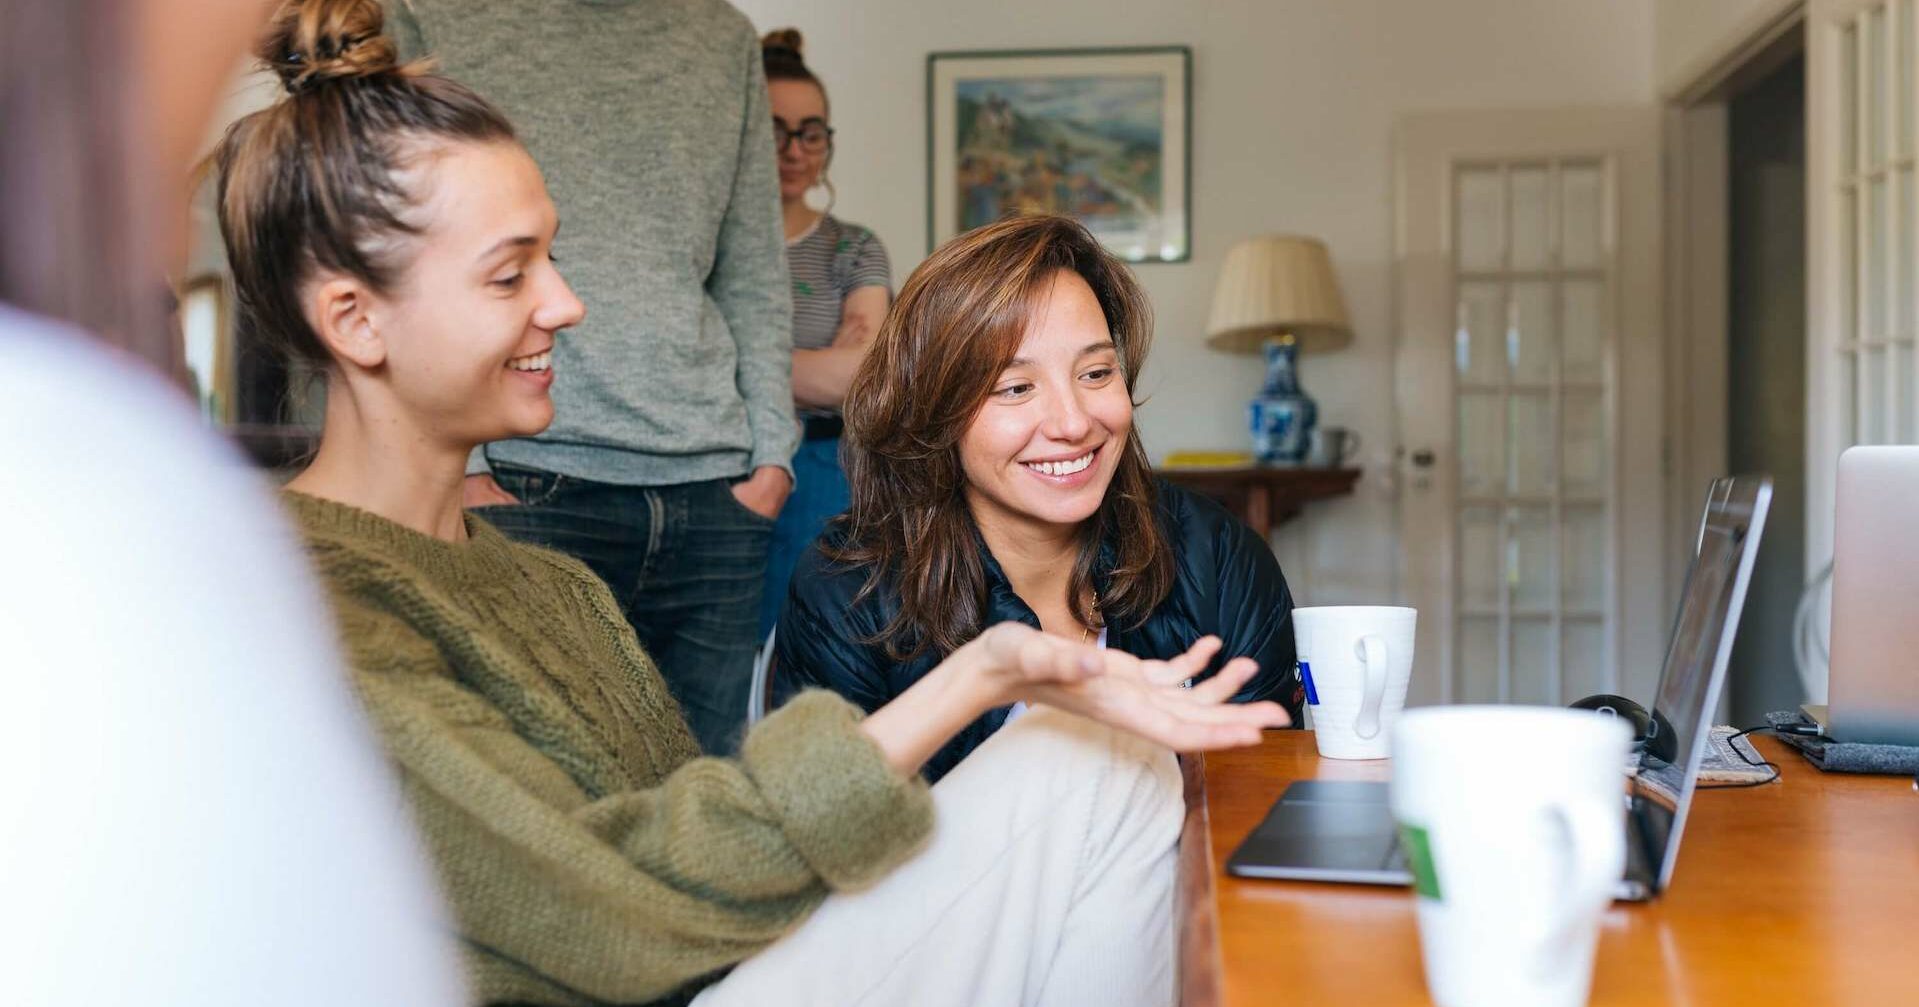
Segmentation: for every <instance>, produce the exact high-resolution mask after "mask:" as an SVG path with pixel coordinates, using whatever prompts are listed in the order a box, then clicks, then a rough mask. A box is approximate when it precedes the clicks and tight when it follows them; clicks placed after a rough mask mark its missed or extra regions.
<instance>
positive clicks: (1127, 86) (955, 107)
mask: <svg viewBox="0 0 1919 1007" xmlns="http://www.w3.org/2000/svg"><path fill="white" fill-rule="evenodd" d="M1192 77H1193V51H1192V48H1191V47H1189V46H1149V47H1134V48H1103V49H1030V50H1005V51H998V50H988V51H979V50H975V51H965V52H936V53H932V54H930V55H928V56H927V58H926V165H927V174H926V188H927V201H926V202H927V208H926V234H927V242H926V245H927V250H928V251H929V252H930V251H931V250H932V249H933V248H935V247H937V246H938V245H939V244H940V243H941V242H943V241H945V240H947V239H948V238H951V237H953V236H954V235H956V234H959V233H961V232H963V231H967V230H971V229H972V228H974V227H978V226H980V225H982V224H985V223H989V222H991V221H993V220H996V219H998V218H999V217H1001V216H1003V215H1005V214H1008V213H1017V212H1032V211H1044V212H1058V213H1065V214H1067V215H1069V216H1072V217H1073V218H1074V219H1076V220H1079V221H1080V222H1081V223H1083V224H1085V225H1086V226H1087V228H1088V229H1089V230H1091V231H1092V232H1093V234H1094V235H1095V236H1097V237H1098V238H1099V239H1100V241H1101V243H1102V244H1104V245H1105V246H1106V247H1107V248H1108V249H1109V250H1110V251H1112V252H1113V254H1114V255H1116V256H1118V257H1119V258H1121V259H1124V260H1126V261H1128V262H1135V263H1141V262H1185V261H1188V260H1189V259H1190V258H1191V257H1192V245H1193V242H1192V185H1191V179H1192V149H1193V144H1192V121H1193V117H1192Z"/></svg>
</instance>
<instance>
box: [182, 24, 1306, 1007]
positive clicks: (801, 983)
mask: <svg viewBox="0 0 1919 1007" xmlns="http://www.w3.org/2000/svg"><path fill="white" fill-rule="evenodd" d="M380 14H381V11H380V7H379V5H378V4H377V3H376V2H375V0H306V2H303V3H295V4H290V5H288V6H287V7H286V8H284V9H283V10H281V11H280V13H279V14H278V15H276V17H275V20H274V22H273V30H272V31H271V32H270V33H269V36H268V38H267V39H266V41H265V42H264V43H263V49H262V56H263V58H264V59H265V60H266V62H267V63H268V64H269V65H271V66H272V68H273V69H274V70H275V71H277V72H278V74H279V75H280V77H281V79H282V80H283V82H284V83H285V84H286V86H287V90H288V91H289V93H290V96H289V97H288V98H286V99H284V100H282V101H281V102H280V103H279V104H277V105H275V106H273V107H271V108H268V109H265V110H263V111H261V112H258V113H255V114H253V115H251V116H248V117H247V118H245V119H243V120H241V121H240V122H239V123H237V124H236V125H235V126H234V127H233V129H232V130H231V131H230V132H229V134H228V135H227V137H226V138H225V140H224V141H223V143H222V144H221V146H220V148H219V150H218V151H217V159H218V167H219V193H218V195H219V208H220V217H221V228H222V231H223V234H224V235H225V238H226V241H227V246H228V252H229V257H230V260H231V262H232V265H233V269H234V276H235V281H236V286H237V290H238V293H239V304H240V311H241V324H242V327H243V331H246V332H248V333H250V334H253V335H256V336H258V337H263V338H268V339H271V340H274V341H276V342H277V344H278V345H279V346H280V347H281V348H282V349H283V350H285V351H286V352H287V353H289V354H290V355H291V356H293V357H295V358H298V359H301V360H305V361H307V362H310V363H312V364H314V365H317V366H319V367H321V368H322V369H323V370H324V372H325V374H326V377H327V406H326V420H325V430H324V433H323V437H322V441H321V447H320V450H319V452H318V454H317V455H316V457H315V458H314V460H313V462H312V464H311V465H310V467H308V468H307V469H306V470H305V471H304V472H302V473H301V474H300V475H299V476H297V477H296V478H295V479H294V480H293V481H292V482H291V483H290V484H289V487H288V488H289V492H288V494H287V500H288V506H289V508H290V509H291V511H292V513H293V514H294V516H295V518H296V519H297V520H298V522H299V524H300V526H301V528H302V530H303V531H304V533H305V535H306V538H307V541H308V543H309V548H310V552H311V555H312V557H313V559H314V561H315V563H316V564H317V565H318V567H319V569H320V571H321V572H322V573H323V575H324V576H325V578H326V580H327V583H328V585H329V587H330V589H331V593H332V599H333V603H334V606H335V608H336V610H337V613H338V617H339V620H340V623H341V627H342V631H343V635H344V638H345V642H346V645H347V647H348V650H349V654H350V656H351V663H352V666H353V672H354V681H355V685H356V687H357V689H358V691H359V693H360V696H361V697H362V699H363V701H364V702H365V704H366V706H367V708H368V710H369V712H370V714H371V717H372V719H373V722H374V723H375V725H376V726H377V728H378V730H379V732H380V734H381V736H382V739H383V741H384V743H385V745H386V748H387V750H388V752H389V754H390V755H391V757H392V759H393V762H394V763H395V766H396V769H397V772H398V774H399V776H400V778H401V780H402V782H403V785H404V787H405V790H406V793H407V795H408V797H409V799H410V801H411V803H412V806H413V810H414V813H415V817H416V820H417V821H418V823H419V825H420V828H421V831H422V832H423V834H424V835H425V837H426V840H427V842H428V845H429V848H430V849H431V850H432V852H433V855H434V858H435V860H436V863H437V866H438V869H439V876H440V878H441V881H442V883H443V885H444V887H445V889H446V891H447V893H448V896H449V901H450V902H451V905H452V908H453V911H454V914H455V916H456V918H457V919H458V922H459V927H460V933H461V937H462V938H463V947H464V950H465V954H466V957H467V961H468V966H469V979H470V981H471V983H472V985H473V992H474V994H475V996H476V997H477V998H478V999H480V1000H482V1001H487V1002H514V1003H548V1004H586V1003H608V1002H640V1001H649V1000H657V999H661V998H667V997H674V996H684V995H687V994H689V993H691V992H692V991H694V990H697V989H699V988H701V987H702V986H707V985H709V984H711V983H712V981H713V980H714V979H715V978H716V977H717V976H718V975H719V974H721V973H722V972H724V971H725V970H728V969H730V968H733V967H734V966H736V965H739V963H741V962H747V965H746V966H745V967H742V968H739V969H738V970H737V971H735V972H734V974H733V975H731V976H730V977H728V978H726V979H725V980H724V981H721V982H719V983H718V984H717V985H710V988H707V989H706V990H705V992H704V993H702V994H701V995H700V999H701V1002H702V1003H709V1002H710V1003H714V1004H722V1003H734V1002H739V1003H751V1002H769V1001H773V1000H777V1001H779V1002H819V1003H848V1002H855V1001H859V1000H866V1001H867V1002H872V1003H890V1002H898V1001H899V1000H901V999H903V998H908V997H910V998H911V999H913V1000H915V1001H917V1002H951V1003H968V1002H993V1003H1008V1002H1046V1003H1076V1002H1085V1003H1096V1002H1097V1003H1150V1002H1165V1000H1166V999H1167V997H1168V996H1169V995H1170V990H1171V970H1170V966H1171V954H1170V945H1169V943H1168V941H1169V939H1170V931H1171V924H1170V887H1169V882H1170V870H1171V867H1170V864H1171V848H1172V842H1173V836H1174V835H1175V834H1176V831H1177V827H1178V817H1179V816H1178V786H1177V773H1176V772H1175V771H1173V770H1171V769H1170V766H1171V759H1170V756H1169V755H1168V754H1167V747H1173V748H1181V749H1199V748H1211V747H1221V746H1226V745H1236V744H1247V743H1251V742H1253V741H1256V740H1257V738H1258V736H1259V731H1260V729H1261V728H1263V727H1268V726H1277V725H1280V724H1282V723H1283V722H1284V719H1285V718H1284V714H1283V712H1282V711H1280V710H1279V708H1278V707H1276V706H1274V705H1272V704H1253V705H1247V706H1225V705H1221V701H1222V700H1224V699H1225V698H1226V697H1227V696H1230V695H1231V694H1232V692H1233V691H1234V690H1235V689H1237V688H1238V687H1239V685H1240V684H1241V683H1243V682H1244V681H1245V680H1246V679H1247V678H1248V677H1249V676H1250V675H1251V673H1252V672H1253V670H1254V669H1253V668H1252V667H1251V666H1250V663H1249V662H1240V663H1238V664H1234V665H1230V666H1229V667H1228V668H1227V669H1226V670H1225V671H1224V672H1222V673H1221V674H1220V675H1218V676H1217V677H1216V678H1215V679H1213V680H1212V681H1211V682H1209V683H1207V684H1205V685H1203V686H1201V687H1199V688H1195V689H1191V690H1184V689H1181V688H1179V687H1178V684H1177V683H1178V682H1179V681H1180V680H1182V679H1184V678H1186V677H1188V676H1189V675H1191V674H1192V673H1193V672H1194V671H1196V670H1198V669H1199V668H1200V667H1202V666H1203V665H1204V663H1205V660H1206V659H1207V658H1208V657H1210V656H1211V654H1212V653H1213V651H1214V650H1215V649H1216V648H1217V641H1212V640H1208V641H1201V642H1200V643H1199V644H1197V645H1196V646H1195V647H1194V648H1193V650H1192V651H1191V652H1189V653H1188V654H1187V655H1185V656H1183V657H1181V658H1179V659H1176V660H1174V661H1170V662H1142V661H1138V660H1136V659H1133V658H1131V657H1128V656H1127V655H1125V654H1121V653H1117V652H1102V651H1099V650H1096V649H1093V648H1090V647H1088V646H1085V645H1083V644H1078V643H1074V642H1071V641H1065V640H1061V639H1057V638H1054V637H1048V636H1044V635H1042V634H1039V633H1037V632H1034V631H1032V630H1028V629H1026V628H1025V627H1020V626H1004V627H996V628H994V629H992V630H989V631H988V632H987V633H986V634H984V635H983V636H982V637H981V638H980V639H979V640H976V641H974V642H973V643H971V644H968V645H967V646H965V647H962V648H960V649H959V650H957V651H956V652H954V653H953V654H952V655H951V657H950V658H949V659H948V660H947V661H946V662H945V664H943V665H941V666H940V668H939V669H938V670H937V671H935V672H934V673H932V674H930V675H928V676H927V677H926V678H925V679H924V680H923V681H921V682H920V683H919V684H918V685H916V686H914V687H913V688H912V689H911V690H909V691H908V692H906V693H905V694H904V695H902V696H900V697H899V698H897V699H896V700H894V701H893V702H892V703H891V704H889V705H888V706H886V707H885V708H883V709H880V710H878V711H876V712H874V713H873V714H871V715H870V716H865V717H862V716H861V714H860V712H859V711H858V710H857V709H856V708H855V707H853V706H851V705H849V704H847V703H846V702H844V701H842V700H841V699H839V698H837V697H835V696H833V695H830V694H826V693H818V694H809V695H803V696H801V697H799V698H798V699H796V700H795V701H794V702H792V703H791V704H789V705H788V706H786V707H785V708H783V709H782V710H780V711H779V712H777V713H775V714H774V715H772V716H771V717H769V718H767V719H766V720H765V721H764V722H763V723H761V724H760V725H758V726H757V727H755V728H754V729H753V730H752V731H751V732H749V733H748V735H747V736H746V738H745V741H744V744H743V746H742V749H741V754H740V756H739V757H738V758H737V759H728V760H722V759H712V758H702V757H700V755H699V752H698V750H697V748H696V746H695V743H694V741H693V738H692V736H691V734H690V733H689V731H688V730H687V727H686V725H685V723H684V721H683V720H682V719H681V717H680V715H679V711H678V710H677V709H676V707H675V706H674V704H673V701H672V699H671V697H670V695H669V694H668V692H667V691H666V688H665V685H664V683H663V682H662V680H661V679H660V676H659V674H658V672H657V671H656V670H655V668H654V667H653V665H652V663H651V662H650V661H649V660H648V659H647V656H646V655H645V654H644V653H643V652H642V651H641V649H640V648H639V646H638V644H637V642H636V641H635V638H634V636H633V633H632V631H631V629H630V628H629V627H628V625H627V623H626V621H625V619H624V618H623V617H622V616H621V614H620V610H619V607H618V605H617V603H616V602H615V600H614V598H613V597H612V595H611V594H610V593H609V592H608V591H607V589H606V587H605V586H604V585H603V584H601V583H600V582H599V581H598V580H596V579H595V578H594V577H593V576H592V574H591V573H589V572H588V571H587V569H586V567H584V566H583V565H581V564H580V563H578V562H576V561H574V560H572V559H569V558H566V557H562V556H560V555H557V554H554V553H550V552H546V551H543V550H540V549H536V548H532V547H529V546H525V545H519V544H515V543H512V542H509V541H508V540H506V539H505V538H504V537H503V536H501V535H500V534H499V533H498V532H496V531H494V530H493V529H492V528H491V527H490V526H489V525H488V524H487V523H486V522H485V521H484V520H482V519H480V518H477V517H474V516H471V515H469V514H466V513H463V512H462V510H461V507H460V500H461V482H462V477H463V475H464V465H465V459H466V456H467V453H468V451H469V450H470V449H472V448H473V447H474V446H475V445H476V444H479V443H483V442H485V441H488V440H491V439H496V438H501V437H508V436H524V435H527V434H531V433H534V432H537V431H539V430H541V429H543V428H544V427H545V426H546V425H547V424H548V423H549V422H550V421H551V419H552V414H553V405H552V401H551V399H550V398H549V396H548V388H549V386H550V384H551V382H552V380H553V379H554V376H553V373H552V371H551V365H550V352H549V351H550V350H551V348H552V345H553V341H554V338H555V336H556V334H557V333H559V332H560V331H561V330H563V329H565V328H566V327H568V326H570V325H572V324H574V323H576V322H578V321H579V320H580V318H581V317H582V315H583V312H584V308H583V306H582V305H581V304H580V303H579V301H578V300H577V299H575V298H574V296H573V294H572V292H571V291H570V290H569V289H568V288H567V286H566V284H565V282H564V281H563V280H562V279H561V278H560V276H559V274H558V272H557V271H556V269H555V266H554V264H553V259H552V255H551V248H552V245H553V241H554V236H555V232H556V230H557V227H558V221H557V214H556V211H555V208H554V206H553V204H552V202H551V201H550V200H549V199H548V197H547V194H546V190H545V186H544V184H543V182H542V180H541V177H540V173H539V170H538V168H537V167H536V166H535V164H534V163H533V161H532V160H531V158H529V157H528V155H527V154H526V152H525V150H524V149H523V148H522V147H521V146H520V145H519V144H518V143H517V142H516V141H515V139H514V137H513V133H512V129H511V127H510V126H509V125H508V124H507V122H506V121H505V120H504V119H503V118H502V117H501V116H500V114H499V113H498V112H497V111H496V110H495V109H493V108H492V107H491V106H490V105H488V104H487V103H486V102H485V101H484V100H482V99H480V98H479V97H478V96H476V95H474V94H473V93H472V92H471V91H468V90H467V89H465V88H464V87H462V86H460V85H458V84H456V83H453V82H452V81H449V80H446V79H444V78H441V77H437V76H434V75H432V74H430V73H428V72H425V70H424V69H423V68H421V67H419V66H417V65H407V66H402V65H398V64H397V63H396V61H395V57H394V50H393V47H392V45H391V43H390V42H389V40H388V39H387V38H386V37H384V36H383V35H382V34H381V33H380V29H381V17H380ZM636 184H644V180H643V179H642V180H636ZM767 210H768V212H769V213H771V212H773V208H772V207H771V206H769V207H768V208H767ZM565 489H566V488H565V487H564V486H563V485H561V482H560V481H559V480H558V479H556V481H555V482H554V483H553V484H552V485H543V486H530V487H526V488H525V489H524V492H527V493H529V494H534V493H537V494H544V495H555V494H558V495H563V494H564V492H565ZM728 505H731V504H730V502H729V501H727V500H717V499H716V500H715V501H714V506H728ZM1015 701H1024V702H1028V703H1034V704H1045V706H1044V707H1043V708H1040V709H1037V710H1036V711H1035V712H1033V713H1031V714H1029V715H1028V716H1027V717H1026V718H1024V720H1023V721H1022V723H1021V724H1020V725H1016V728H1015V729H1008V730H1007V731H1004V732H1001V735H1002V736H1001V737H997V738H996V739H995V745H994V746H983V747H982V749H981V750H980V752H979V753H978V754H977V755H976V758H975V759H974V760H969V761H970V762H974V763H977V767H976V768H975V769H974V771H971V772H956V773H955V774H953V776H952V777H950V778H949V779H948V780H947V781H945V782H942V783H941V785H940V787H939V788H938V789H937V790H935V791H932V792H930V793H929V791H928V789H927V788H926V787H925V786H924V785H923V784H922V783H920V782H919V781H918V779H917V776H916V770H917V768H918V767H919V765H920V763H921V762H922V761H923V760H924V759H925V758H926V757H927V756H928V755H929V754H930V753H931V752H932V751H934V750H935V749H936V748H937V747H938V746H939V745H940V744H942V743H943V742H945V741H946V740H947V739H948V738H949V737H950V736H951V735H952V734H953V733H954V732H955V731H957V730H958V729H959V728H960V727H962V726H964V725H965V724H967V723H969V722H971V721H972V720H973V719H974V718H975V717H977V716H978V715H979V714H980V713H981V712H983V711H984V710H986V709H989V708H992V707H996V706H1001V705H1005V704H1008V703H1012V702H1015ZM1068 711H1071V712H1068ZM1108 725H1110V726H1108ZM1114 727H1118V728H1122V729H1124V730H1123V731H1116V730H1114V729H1113V728H1114ZM1142 737H1143V738H1146V739H1151V741H1150V742H1149V741H1145V740H1141V739H1142ZM995 746H997V747H995ZM954 809H957V810H958V811H959V812H960V813H953V811H954ZM889 873H890V874H891V876H890V877H886V878H885V880H884V881H881V880H880V879H881V878H882V877H883V876H887V875H889ZM822 906H823V908H822ZM809 918H810V921H809ZM774 945H777V946H774ZM769 946H771V947H769ZM749 959H750V961H749Z"/></svg>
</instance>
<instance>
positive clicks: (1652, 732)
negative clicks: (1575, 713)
mask: <svg viewBox="0 0 1919 1007" xmlns="http://www.w3.org/2000/svg"><path fill="white" fill-rule="evenodd" d="M1572 708H1573V709H1575V710H1595V711H1597V712H1599V713H1603V714H1607V715H1609V716H1614V717H1618V718H1619V719H1620V720H1623V721H1625V722H1626V726H1628V727H1630V728H1632V747H1633V751H1635V752H1644V753H1646V754H1647V755H1650V756H1652V757H1653V758H1656V759H1659V760H1661V761H1663V762H1665V763H1667V764H1668V765H1670V764H1672V763H1673V762H1674V761H1675V760H1677V759H1678V758H1679V736H1678V735H1676V734H1674V733H1673V729H1672V722H1671V721H1669V720H1667V719H1666V717H1665V715H1664V714H1661V713H1659V712H1658V711H1657V710H1651V711H1649V710H1647V709H1646V708H1645V707H1643V706H1640V705H1639V704H1638V703H1636V702H1634V701H1632V700H1630V699H1627V698H1626V697H1624V696H1615V695H1612V694H1611V693H1601V694H1599V695H1597V696H1587V697H1586V698H1585V699H1582V700H1580V701H1578V702H1576V703H1574V704H1572Z"/></svg>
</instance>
